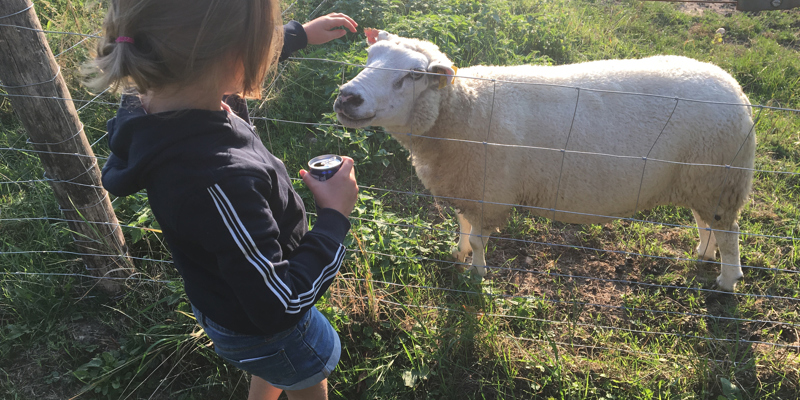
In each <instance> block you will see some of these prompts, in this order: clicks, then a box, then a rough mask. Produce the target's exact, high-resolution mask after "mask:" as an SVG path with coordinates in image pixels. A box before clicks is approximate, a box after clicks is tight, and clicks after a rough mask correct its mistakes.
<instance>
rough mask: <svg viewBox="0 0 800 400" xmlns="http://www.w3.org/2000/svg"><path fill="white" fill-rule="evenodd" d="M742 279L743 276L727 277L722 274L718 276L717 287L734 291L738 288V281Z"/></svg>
mask: <svg viewBox="0 0 800 400" xmlns="http://www.w3.org/2000/svg"><path fill="white" fill-rule="evenodd" d="M740 280H742V276H738V277H736V278H734V279H727V280H726V279H725V278H724V277H723V276H722V275H720V276H718V277H717V287H719V288H720V289H721V290H724V291H726V292H733V291H734V290H735V289H736V283H737V282H739V281H740Z"/></svg>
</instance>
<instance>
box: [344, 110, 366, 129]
mask: <svg viewBox="0 0 800 400" xmlns="http://www.w3.org/2000/svg"><path fill="white" fill-rule="evenodd" d="M336 118H337V119H338V120H339V122H340V123H341V124H342V125H344V126H346V127H348V128H363V127H365V126H369V123H370V122H372V120H373V119H375V116H374V115H373V116H371V117H367V118H359V119H355V118H350V117H348V116H347V115H345V114H344V113H341V112H338V113H336Z"/></svg>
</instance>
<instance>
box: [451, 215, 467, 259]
mask: <svg viewBox="0 0 800 400" xmlns="http://www.w3.org/2000/svg"><path fill="white" fill-rule="evenodd" d="M471 230H472V225H471V224H470V223H469V221H467V219H466V218H465V217H464V214H461V213H459V214H458V231H459V234H458V248H455V249H453V258H455V259H456V261H459V262H464V260H466V259H467V256H468V255H469V253H471V252H472V246H470V244H469V235H470V231H471Z"/></svg>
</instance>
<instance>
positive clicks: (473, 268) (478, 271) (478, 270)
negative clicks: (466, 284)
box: [467, 265, 486, 278]
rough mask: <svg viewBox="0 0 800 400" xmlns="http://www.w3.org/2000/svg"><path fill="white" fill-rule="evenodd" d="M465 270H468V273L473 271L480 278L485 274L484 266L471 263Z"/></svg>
mask: <svg viewBox="0 0 800 400" xmlns="http://www.w3.org/2000/svg"><path fill="white" fill-rule="evenodd" d="M467 271H468V272H470V273H474V274H476V275H478V276H480V277H481V278H483V277H484V276H486V267H479V266H477V265H473V266H471V267H469V269H468V270H467Z"/></svg>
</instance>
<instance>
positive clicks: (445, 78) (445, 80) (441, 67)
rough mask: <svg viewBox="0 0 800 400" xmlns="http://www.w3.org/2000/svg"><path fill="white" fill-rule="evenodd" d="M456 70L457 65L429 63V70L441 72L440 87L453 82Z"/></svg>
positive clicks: (435, 72)
mask: <svg viewBox="0 0 800 400" xmlns="http://www.w3.org/2000/svg"><path fill="white" fill-rule="evenodd" d="M456 71H458V68H456V66H455V65H446V64H441V63H437V62H434V63H431V64H430V65H428V72H432V73H434V74H441V76H440V77H439V89H441V88H443V87H445V86H447V85H448V84H452V83H453V81H454V80H455V76H456Z"/></svg>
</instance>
